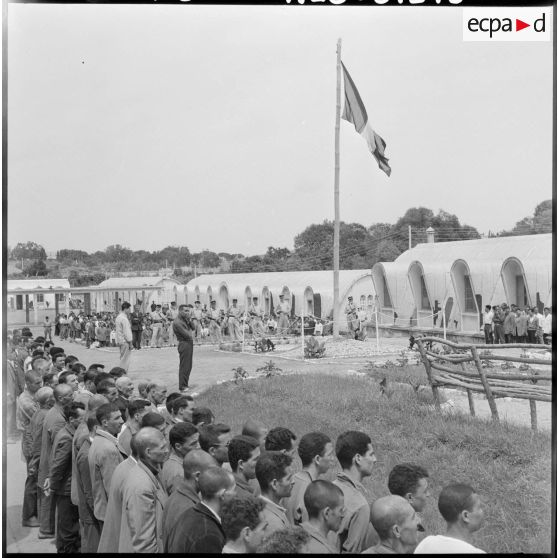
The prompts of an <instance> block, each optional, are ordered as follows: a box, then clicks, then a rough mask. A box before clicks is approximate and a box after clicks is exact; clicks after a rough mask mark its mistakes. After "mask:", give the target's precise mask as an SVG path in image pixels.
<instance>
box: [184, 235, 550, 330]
mask: <svg viewBox="0 0 558 558" xmlns="http://www.w3.org/2000/svg"><path fill="white" fill-rule="evenodd" d="M429 233H430V234H429V235H428V237H429V241H428V242H427V243H424V244H418V245H417V246H415V247H414V248H412V249H411V250H407V251H405V252H404V253H403V254H401V255H400V256H399V257H398V258H397V259H396V260H395V261H393V262H380V263H377V264H376V265H374V267H373V268H372V269H371V270H369V269H355V270H341V271H340V272H339V315H340V330H341V331H343V330H345V329H346V322H345V319H344V316H343V309H344V307H345V304H346V302H347V297H348V296H349V295H352V296H353V300H354V303H355V304H356V306H357V307H359V308H361V309H362V310H365V311H367V313H368V314H369V315H370V314H373V313H374V310H375V306H374V305H375V301H377V302H376V303H377V310H378V322H379V324H380V325H381V326H383V327H385V328H394V327H395V328H396V329H398V328H404V329H406V330H411V331H414V330H422V329H425V330H428V329H431V328H439V327H441V326H442V324H443V322H444V320H445V324H446V327H447V328H448V329H449V330H453V331H456V332H464V333H476V332H478V331H479V330H480V327H481V321H482V311H483V309H484V306H485V305H486V304H491V305H493V304H497V303H498V304H500V303H502V302H507V303H508V304H512V303H514V304H517V305H518V306H520V307H526V306H537V307H539V309H540V310H542V308H543V307H544V306H552V304H553V292H552V234H538V235H529V236H509V237H495V238H486V239H478V240H462V241H455V242H440V243H436V242H434V231H433V230H432V229H431V230H430V231H429ZM280 294H283V295H284V296H285V299H286V300H289V301H290V302H291V313H292V314H293V315H294V314H297V315H300V314H301V312H302V311H304V314H313V315H315V316H317V317H319V318H325V317H328V316H329V317H331V316H332V314H333V273H332V271H330V270H328V271H295V272H273V273H228V274H215V275H200V276H199V277H197V278H195V279H192V280H191V281H189V282H188V283H187V284H186V287H185V291H184V296H183V300H184V301H185V302H189V303H193V302H194V301H195V300H199V301H200V302H201V303H202V304H207V305H209V302H210V301H211V300H216V301H217V308H219V309H221V308H222V309H226V308H227V307H228V305H229V304H230V303H231V302H232V298H237V299H238V301H239V305H240V306H245V305H247V304H250V302H251V300H252V298H253V297H254V296H258V297H259V299H260V303H261V304H262V306H263V308H264V309H265V311H266V312H267V313H269V312H270V311H273V308H274V306H275V305H276V304H277V301H278V300H279V295H280ZM376 295H377V299H376V298H375V297H376Z"/></svg>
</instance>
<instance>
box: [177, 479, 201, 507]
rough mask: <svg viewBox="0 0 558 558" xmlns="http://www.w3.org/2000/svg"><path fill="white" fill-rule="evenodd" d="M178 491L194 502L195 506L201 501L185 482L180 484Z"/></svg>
mask: <svg viewBox="0 0 558 558" xmlns="http://www.w3.org/2000/svg"><path fill="white" fill-rule="evenodd" d="M176 491H177V492H179V493H180V494H182V495H183V496H186V498H188V499H189V500H191V501H192V502H194V504H197V503H198V502H199V501H200V497H199V496H198V493H197V492H196V491H195V490H194V489H193V488H192V487H191V486H190V485H189V484H188V483H187V482H186V481H185V480H182V481H181V482H180V484H179V485H178V487H177V488H176Z"/></svg>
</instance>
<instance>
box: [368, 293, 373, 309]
mask: <svg viewBox="0 0 558 558" xmlns="http://www.w3.org/2000/svg"><path fill="white" fill-rule="evenodd" d="M372 306H374V297H373V296H372V295H368V307H369V308H372Z"/></svg>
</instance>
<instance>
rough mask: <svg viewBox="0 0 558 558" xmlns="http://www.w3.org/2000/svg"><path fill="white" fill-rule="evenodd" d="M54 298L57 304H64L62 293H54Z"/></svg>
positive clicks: (64, 298)
mask: <svg viewBox="0 0 558 558" xmlns="http://www.w3.org/2000/svg"><path fill="white" fill-rule="evenodd" d="M54 296H55V297H56V300H58V302H64V301H65V300H66V295H65V294H64V293H56V294H55V295H54Z"/></svg>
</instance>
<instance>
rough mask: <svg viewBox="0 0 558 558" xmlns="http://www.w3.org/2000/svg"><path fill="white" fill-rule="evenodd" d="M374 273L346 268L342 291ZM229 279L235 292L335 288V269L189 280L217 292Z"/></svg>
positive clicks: (190, 286) (341, 273)
mask: <svg viewBox="0 0 558 558" xmlns="http://www.w3.org/2000/svg"><path fill="white" fill-rule="evenodd" d="M367 274H370V269H344V270H341V271H339V291H340V293H341V292H343V290H344V289H347V288H348V287H349V286H350V285H351V284H352V283H354V282H355V281H356V280H357V279H359V278H360V277H362V276H364V275H367ZM222 283H225V284H226V285H227V287H228V288H229V289H231V290H233V291H234V292H235V293H239V292H244V289H245V288H246V287H247V286H250V287H252V288H253V289H262V288H263V287H268V288H269V289H270V290H271V291H275V292H276V291H280V290H281V289H282V288H283V287H285V286H286V287H288V288H289V289H290V290H302V289H305V288H306V287H308V286H310V287H312V289H313V290H314V292H319V291H320V290H322V291H325V290H331V291H332V290H333V271H330V270H325V271H273V272H263V273H216V274H213V275H200V276H199V277H197V278H195V279H191V280H190V281H189V282H188V283H187V284H186V286H187V288H188V290H189V291H190V290H192V291H193V290H194V289H195V287H196V285H199V287H200V291H201V292H205V291H206V290H207V287H208V286H211V287H212V289H213V291H214V293H215V292H218V289H219V286H220V285H221V284H222Z"/></svg>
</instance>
